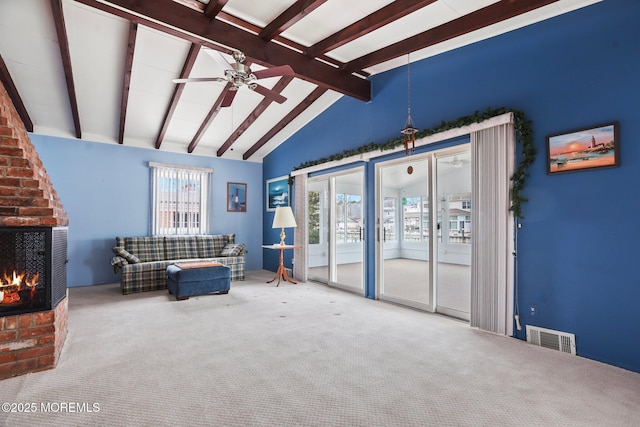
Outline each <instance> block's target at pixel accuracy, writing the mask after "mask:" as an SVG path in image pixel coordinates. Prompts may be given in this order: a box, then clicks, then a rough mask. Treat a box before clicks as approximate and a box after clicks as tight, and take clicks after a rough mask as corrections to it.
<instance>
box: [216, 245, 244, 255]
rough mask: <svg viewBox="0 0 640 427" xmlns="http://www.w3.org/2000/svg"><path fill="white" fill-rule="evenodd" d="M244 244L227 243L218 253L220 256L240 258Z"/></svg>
mask: <svg viewBox="0 0 640 427" xmlns="http://www.w3.org/2000/svg"><path fill="white" fill-rule="evenodd" d="M244 248H245V245H244V243H227V244H226V245H225V247H224V248H223V249H222V251H221V252H220V256H240V255H242V254H243V253H244Z"/></svg>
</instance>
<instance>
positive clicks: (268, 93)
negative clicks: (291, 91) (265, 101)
mask: <svg viewBox="0 0 640 427" xmlns="http://www.w3.org/2000/svg"><path fill="white" fill-rule="evenodd" d="M253 90H254V91H256V92H258V93H259V94H260V95H262V96H264V97H265V98H269V99H271V100H273V101H276V102H277V103H278V104H282V103H283V102H285V101H286V100H287V98H285V97H284V96H282V95H280V94H279V93H278V92H274V91H272V90H271V89H267V88H266V87H264V86H260V85H256V87H255V89H253Z"/></svg>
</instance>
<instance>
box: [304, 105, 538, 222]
mask: <svg viewBox="0 0 640 427" xmlns="http://www.w3.org/2000/svg"><path fill="white" fill-rule="evenodd" d="M508 112H512V113H513V116H514V128H515V131H516V135H517V136H518V138H517V139H518V142H519V143H520V145H521V146H522V157H521V159H520V163H519V164H518V167H517V169H516V171H515V172H514V173H513V175H511V181H513V187H512V189H511V206H510V207H509V210H510V211H511V212H513V215H514V216H515V217H516V218H523V216H522V203H523V202H527V201H528V199H526V198H524V197H522V194H521V192H522V190H523V189H524V186H525V181H526V179H527V177H528V176H529V174H528V173H527V169H528V168H529V166H531V164H532V163H533V162H534V160H535V159H536V148H535V147H534V145H533V130H532V128H531V121H530V120H527V119H526V117H525V115H524V113H523V112H522V111H520V110H516V109H513V108H504V107H502V108H496V109H492V108H487V109H486V110H484V111H483V112H479V111H477V110H476V111H475V112H474V113H473V114H470V115H468V116H463V117H459V118H458V119H456V120H452V121H449V122H446V121H444V120H443V121H442V122H441V123H440V124H439V125H437V126H435V127H432V128H430V129H423V130H421V131H418V132H416V139H419V138H424V137H426V136H430V135H433V134H436V133H439V132H444V131H446V130H451V129H456V128H460V127H463V126H468V125H470V124H473V123H480V122H483V121H485V120H488V119H490V118H492V117H495V116H499V115H501V114H504V113H508ZM403 144H404V136H398V137H396V138H391V139H388V140H387V141H386V142H384V143H375V142H370V143H369V144H365V145H362V146H360V147H358V148H355V149H352V150H344V151H342V152H341V153H337V154H332V155H331V156H329V157H323V158H321V159H318V160H312V161H308V162H304V163H301V164H300V165H298V166H296V167H295V168H294V170H298V169H303V168H307V167H310V166H315V165H319V164H322V163H327V162H332V161H335V160H341V159H344V158H346V157H351V156H357V155H359V154H364V153H369V152H372V151H376V150H378V151H388V150H393V149H395V148H397V147H400V146H402V145H403Z"/></svg>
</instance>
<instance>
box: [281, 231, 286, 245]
mask: <svg viewBox="0 0 640 427" xmlns="http://www.w3.org/2000/svg"><path fill="white" fill-rule="evenodd" d="M285 237H287V235H286V234H284V227H282V231H280V246H284V245H285V244H286V243H284V238H285Z"/></svg>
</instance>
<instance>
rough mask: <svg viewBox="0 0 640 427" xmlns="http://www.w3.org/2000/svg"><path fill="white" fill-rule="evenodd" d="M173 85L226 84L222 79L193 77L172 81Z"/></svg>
mask: <svg viewBox="0 0 640 427" xmlns="http://www.w3.org/2000/svg"><path fill="white" fill-rule="evenodd" d="M171 81H172V82H174V83H198V82H226V81H227V80H226V79H223V78H222V77H193V78H190V79H173V80H171Z"/></svg>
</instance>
